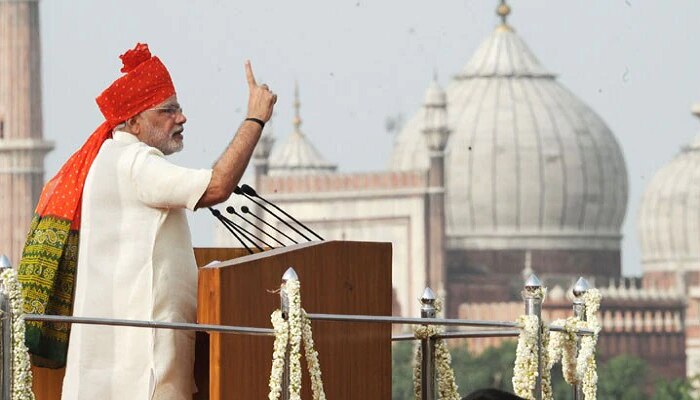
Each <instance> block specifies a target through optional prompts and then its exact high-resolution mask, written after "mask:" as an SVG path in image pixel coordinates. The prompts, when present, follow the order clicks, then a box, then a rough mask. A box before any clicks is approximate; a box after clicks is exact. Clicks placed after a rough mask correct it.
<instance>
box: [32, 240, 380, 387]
mask: <svg viewBox="0 0 700 400" xmlns="http://www.w3.org/2000/svg"><path fill="white" fill-rule="evenodd" d="M194 250H195V256H196V259H197V265H198V266H199V267H200V270H199V292H198V306H197V319H198V322H199V323H202V324H217V325H235V326H252V327H266V328H270V327H271V326H272V324H271V322H270V314H271V313H272V312H273V311H274V310H275V309H278V308H279V303H280V299H279V293H278V289H279V287H280V283H281V278H282V274H283V273H284V271H285V270H286V269H287V268H289V267H293V268H294V269H295V270H296V272H297V274H298V276H299V281H300V282H301V300H302V307H304V309H305V310H306V311H307V312H308V313H327V314H362V315H391V311H392V310H391V300H392V290H391V244H390V243H367V242H345V241H326V242H310V243H304V244H299V245H294V246H289V247H285V248H280V249H274V250H269V251H265V252H262V253H257V254H252V255H248V254H247V251H245V250H244V249H232V248H195V249H194ZM216 260H227V261H223V262H214V261H216ZM312 328H313V335H314V341H315V343H316V349H317V350H318V353H319V361H320V364H321V370H322V373H323V382H324V388H325V392H326V396H327V398H329V399H333V400H342V399H347V400H357V399H363V400H374V399H376V400H386V399H389V398H391V326H390V325H388V324H374V323H357V322H332V321H314V322H312ZM272 344H273V338H272V337H264V336H249V335H237V334H220V333H212V334H210V335H207V334H198V335H197V360H196V361H195V377H196V380H197V386H198V388H199V393H198V394H197V395H195V399H196V400H199V399H211V400H229V399H230V400H239V399H241V400H249V399H265V398H267V394H268V392H269V388H268V379H269V376H270V369H271V365H272ZM302 360H303V357H302ZM302 368H303V370H304V372H303V374H302V375H303V377H304V382H303V389H302V398H303V399H305V400H306V399H309V400H310V399H311V390H310V388H311V384H310V382H309V378H308V373H307V369H306V363H305V362H304V361H302ZM34 376H35V379H34V392H35V394H36V397H37V400H59V399H60V395H61V393H60V388H61V382H62V379H63V370H46V369H43V368H34ZM125 384H128V383H125Z"/></svg>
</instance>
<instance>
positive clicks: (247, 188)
mask: <svg viewBox="0 0 700 400" xmlns="http://www.w3.org/2000/svg"><path fill="white" fill-rule="evenodd" d="M241 191H242V192H243V193H244V194H249V195H251V196H255V197H257V198H259V199H260V200H262V201H264V202H265V203H267V204H269V205H271V206H272V207H275V209H276V210H277V211H279V212H281V213H282V214H284V215H285V216H286V217H287V218H290V219H291V220H292V221H294V222H296V223H297V224H298V225H299V226H301V227H302V228H304V229H306V230H307V231H309V232H311V234H312V235H314V236H316V237H317V238H318V240H324V239H323V238H322V237H321V236H319V235H318V234H317V233H316V232H314V231H312V230H311V229H310V228H309V227H308V226H306V225H304V224H302V223H301V222H299V221H297V219H296V218H294V217H292V216H291V215H289V214H288V213H287V212H286V211H284V210H283V209H282V208H280V207H279V206H278V205H276V204H273V203H271V202H269V201H267V200H265V198H263V197H262V196H260V195H259V194H258V192H256V191H255V189H253V188H252V187H250V186H249V185H243V186H241ZM297 233H299V232H297ZM299 234H300V235H301V233H299ZM302 236H303V235H302ZM304 238H306V236H304ZM306 240H309V239H308V238H306Z"/></svg>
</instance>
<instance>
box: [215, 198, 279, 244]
mask: <svg viewBox="0 0 700 400" xmlns="http://www.w3.org/2000/svg"><path fill="white" fill-rule="evenodd" d="M244 207H245V206H244ZM226 212H228V213H229V214H233V215H235V216H237V217H238V218H240V219H242V220H243V221H245V222H247V223H248V225H250V226H252V227H254V228H255V229H257V230H259V231H260V232H262V233H263V234H265V236H267V237H269V238H270V239H272V240H274V241H275V242H277V243H278V244H279V245H281V246H282V247H287V245H286V244H284V243H282V242H280V241H279V240H278V239H277V238H276V237H274V236H272V235H270V234H269V233H267V232H265V231H264V230H263V229H262V228H260V227H259V226H257V225H255V224H254V223H252V222H250V221H248V220H247V219H246V217H244V216H242V215H241V214H239V213H237V212H236V209H235V208H233V207H231V206H228V207H226ZM251 235H252V233H251ZM260 241H261V242H262V240H260ZM263 243H265V242H263ZM265 245H266V246H268V247H272V246H270V245H268V244H267V243H266V244H265Z"/></svg>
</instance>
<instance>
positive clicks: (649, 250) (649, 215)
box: [638, 135, 700, 272]
mask: <svg viewBox="0 0 700 400" xmlns="http://www.w3.org/2000/svg"><path fill="white" fill-rule="evenodd" d="M638 222H639V223H638V229H639V239H640V243H641V249H642V265H643V267H644V271H645V272H649V271H663V270H666V271H670V270H676V269H679V270H680V269H695V270H698V269H700V241H698V235H699V234H700V135H698V136H697V137H696V138H695V140H693V142H691V144H690V145H688V146H686V147H684V148H683V149H682V150H681V151H680V153H679V154H678V155H676V157H674V158H673V160H672V161H671V162H670V163H668V164H667V165H666V166H664V167H663V168H661V169H660V170H659V171H658V172H657V173H656V174H655V175H654V177H653V178H652V179H651V181H650V182H649V185H648V186H647V189H646V191H645V192H644V196H643V197H642V204H641V207H640V212H639V221H638Z"/></svg>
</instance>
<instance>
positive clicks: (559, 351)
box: [546, 317, 580, 385]
mask: <svg viewBox="0 0 700 400" xmlns="http://www.w3.org/2000/svg"><path fill="white" fill-rule="evenodd" d="M552 324H553V325H556V326H561V327H563V328H564V332H551V333H550V336H549V345H548V346H547V355H548V357H549V360H548V361H549V362H548V363H547V364H546V365H547V369H548V370H550V371H551V370H552V367H553V366H554V364H556V363H557V362H559V361H561V370H562V374H563V375H564V380H565V381H566V383H568V384H569V385H574V384H576V330H577V329H578V328H579V325H580V321H579V319H578V318H576V317H569V318H566V319H558V320H556V321H554V322H552Z"/></svg>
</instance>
